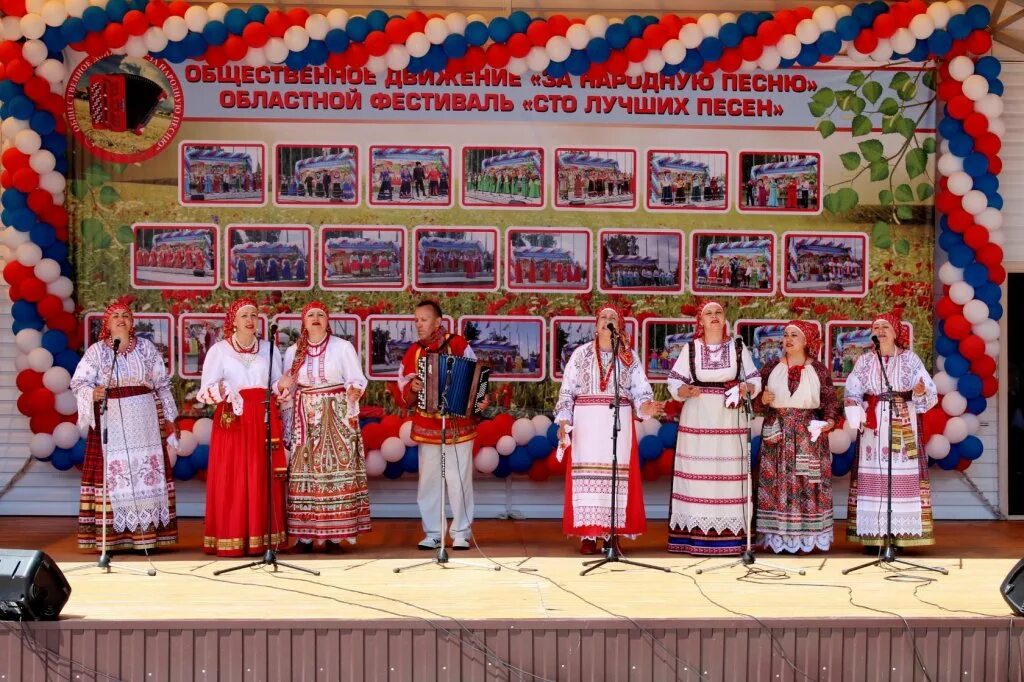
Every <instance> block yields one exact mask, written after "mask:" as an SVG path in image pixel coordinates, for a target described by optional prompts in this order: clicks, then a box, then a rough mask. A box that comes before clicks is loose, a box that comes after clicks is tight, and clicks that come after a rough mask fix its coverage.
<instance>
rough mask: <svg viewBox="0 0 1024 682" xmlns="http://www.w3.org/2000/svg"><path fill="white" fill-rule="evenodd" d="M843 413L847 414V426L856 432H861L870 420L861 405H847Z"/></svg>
mask: <svg viewBox="0 0 1024 682" xmlns="http://www.w3.org/2000/svg"><path fill="white" fill-rule="evenodd" d="M843 412H845V414H846V425H847V426H849V427H850V428H851V429H854V430H855V431H860V430H861V428H862V427H863V426H864V422H865V421H867V418H868V415H867V413H866V412H864V408H863V407H861V406H860V405H846V406H845V407H844V408H843Z"/></svg>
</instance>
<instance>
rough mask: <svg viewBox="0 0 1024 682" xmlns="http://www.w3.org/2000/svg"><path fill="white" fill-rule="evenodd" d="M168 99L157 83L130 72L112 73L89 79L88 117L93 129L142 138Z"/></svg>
mask: <svg viewBox="0 0 1024 682" xmlns="http://www.w3.org/2000/svg"><path fill="white" fill-rule="evenodd" d="M166 97H167V93H166V92H165V91H164V89H163V88H162V87H160V85H159V84H157V83H154V82H153V81H151V80H149V79H148V78H144V77H143V76H138V75H135V74H133V73H111V74H103V75H94V76H92V77H90V78H89V116H90V118H91V119H92V127H93V128H94V129H95V130H110V131H112V132H115V133H123V132H125V131H131V132H133V133H135V134H136V135H141V134H142V131H143V130H145V128H146V126H147V125H148V124H149V120H150V119H151V118H153V114H155V113H156V108H157V105H158V104H160V102H161V100H163V99H165V98H166Z"/></svg>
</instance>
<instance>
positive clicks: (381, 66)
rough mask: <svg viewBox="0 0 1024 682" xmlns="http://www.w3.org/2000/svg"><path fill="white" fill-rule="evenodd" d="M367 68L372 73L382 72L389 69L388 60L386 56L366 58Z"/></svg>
mask: <svg viewBox="0 0 1024 682" xmlns="http://www.w3.org/2000/svg"><path fill="white" fill-rule="evenodd" d="M365 68H366V70H367V71H369V72H370V73H376V74H382V73H384V72H385V71H387V70H388V60H387V59H385V58H384V57H370V58H369V59H367V60H366V67H365Z"/></svg>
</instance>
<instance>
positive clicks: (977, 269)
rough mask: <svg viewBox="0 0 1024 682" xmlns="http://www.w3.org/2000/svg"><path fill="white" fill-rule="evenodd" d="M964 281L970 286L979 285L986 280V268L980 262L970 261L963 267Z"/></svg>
mask: <svg viewBox="0 0 1024 682" xmlns="http://www.w3.org/2000/svg"><path fill="white" fill-rule="evenodd" d="M964 281H965V282H967V283H968V284H970V285H971V286H972V287H980V286H981V285H982V284H984V283H985V282H987V281H988V268H986V267H985V266H984V265H982V264H981V263H971V264H970V265H968V266H967V267H966V268H964Z"/></svg>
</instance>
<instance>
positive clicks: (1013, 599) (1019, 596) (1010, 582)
mask: <svg viewBox="0 0 1024 682" xmlns="http://www.w3.org/2000/svg"><path fill="white" fill-rule="evenodd" d="M999 591H1000V592H1001V593H1002V594H1003V599H1005V600H1006V603H1007V604H1009V605H1010V608H1011V609H1013V612H1014V613H1016V614H1017V615H1018V616H1024V559H1021V560H1020V561H1018V562H1017V565H1016V566H1014V567H1013V570H1011V571H1010V575H1008V576H1006V580H1004V581H1003V584H1002V585H1001V586H1000V587H999Z"/></svg>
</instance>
